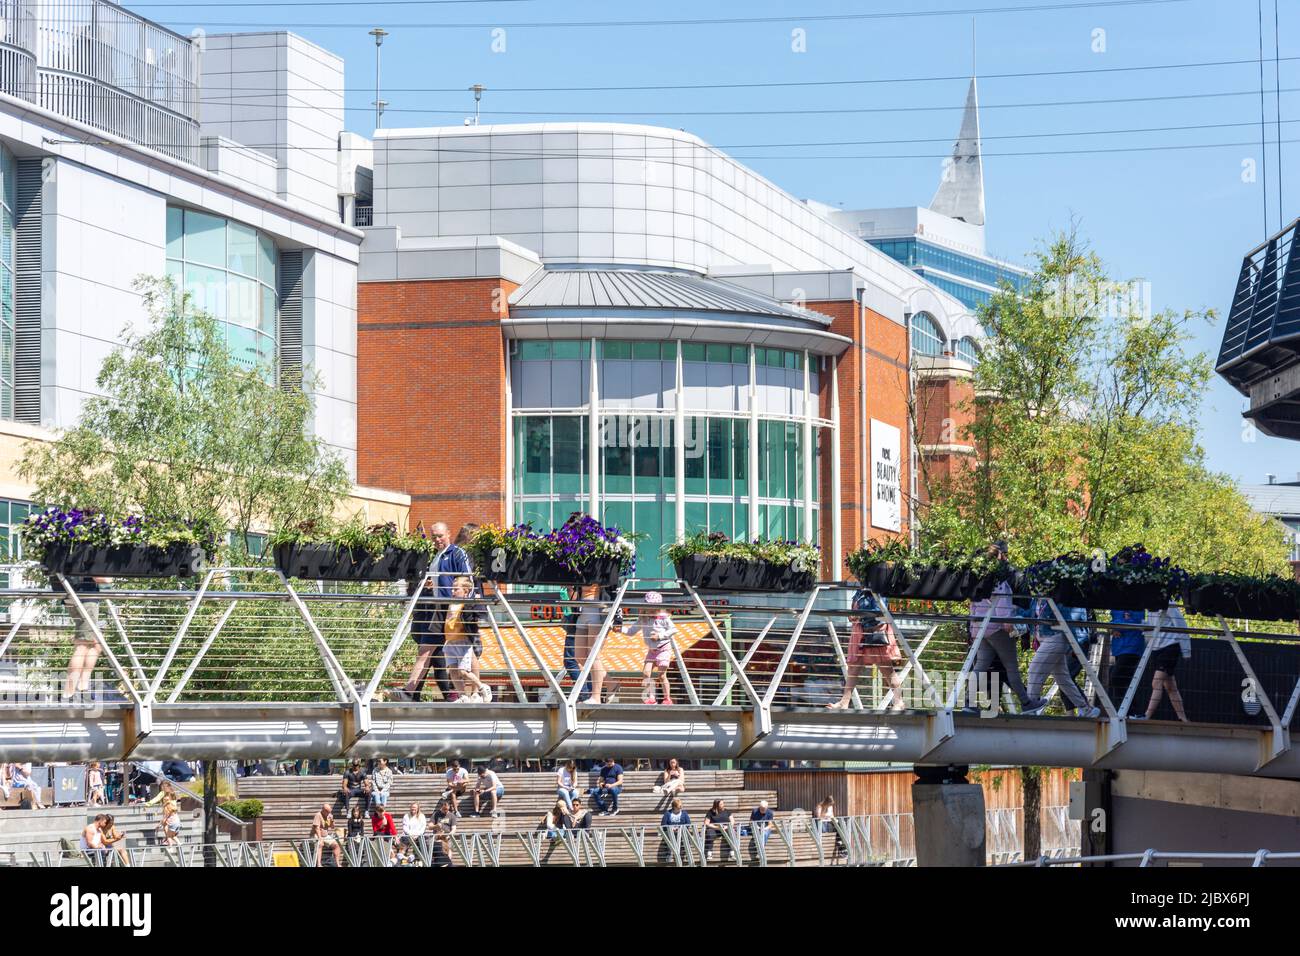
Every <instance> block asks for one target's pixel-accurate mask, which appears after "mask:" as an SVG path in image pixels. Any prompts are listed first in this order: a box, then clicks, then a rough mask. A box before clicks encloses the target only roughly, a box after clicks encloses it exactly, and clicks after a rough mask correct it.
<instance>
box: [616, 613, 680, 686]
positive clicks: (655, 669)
mask: <svg viewBox="0 0 1300 956" xmlns="http://www.w3.org/2000/svg"><path fill="white" fill-rule="evenodd" d="M644 600H645V606H644V607H643V608H642V609H641V613H640V614H639V615H638V616H637V619H636V620H635V621H634V622H633V623H632V624H631V625H630V626H629V627H627V628H625V629H624V631H623V633H625V634H627V635H629V636H632V637H636V636H639V637H640V638H641V639H642V640H643V641H645V646H646V652H645V661H644V662H643V664H642V667H641V675H642V676H641V703H643V704H657V703H660V701H657V700H656V699H655V682H656V681H658V683H659V685H660V686H661V687H662V688H663V692H664V696H663V701H662V703H664V704H668V705H670V706H671V704H672V702H673V692H672V686H671V685H670V684H669V681H668V668H670V667H672V664H673V639H674V638H675V637H676V636H677V625H676V624H674V623H673V617H672V615H671V614H669V613H668V611H667V609H666V608H665V607H664V606H663V603H664V596H663V595H662V594H660V593H659V592H658V591H647V592H646V595H645V598H644Z"/></svg>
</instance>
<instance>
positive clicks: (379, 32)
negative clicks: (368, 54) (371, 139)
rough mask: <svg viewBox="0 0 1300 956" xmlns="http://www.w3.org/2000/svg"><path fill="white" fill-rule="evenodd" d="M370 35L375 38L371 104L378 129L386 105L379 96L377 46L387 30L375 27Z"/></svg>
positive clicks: (380, 43) (381, 42) (381, 44)
mask: <svg viewBox="0 0 1300 956" xmlns="http://www.w3.org/2000/svg"><path fill="white" fill-rule="evenodd" d="M370 36H372V37H374V38H375V101H374V103H372V104H371V105H372V106H374V108H375V129H379V127H380V126H381V125H382V124H383V120H384V107H385V106H387V105H388V104H387V103H385V102H384V101H383V100H381V99H380V98H379V48H380V47H381V46H383V45H384V37H386V36H388V31H387V30H385V29H384V28H383V27H375V28H374V29H373V30H371V31H370Z"/></svg>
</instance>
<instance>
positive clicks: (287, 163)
mask: <svg viewBox="0 0 1300 956" xmlns="http://www.w3.org/2000/svg"><path fill="white" fill-rule="evenodd" d="M0 21H2V23H3V26H0V182H2V188H0V197H2V200H3V202H2V205H3V210H2V221H0V253H2V254H0V419H4V420H10V421H14V422H17V423H21V424H25V425H30V426H36V427H37V428H41V429H45V430H56V429H60V428H65V427H68V426H70V425H72V424H73V423H74V422H75V421H76V419H77V417H78V414H79V411H80V408H81V405H82V403H83V402H84V400H85V399H86V397H87V396H89V395H91V394H94V392H95V378H96V376H97V374H98V372H99V368H100V365H101V364H102V362H103V360H104V358H105V357H106V356H107V355H108V354H109V353H110V352H111V351H112V350H113V349H114V348H115V347H117V346H118V344H119V343H120V341H121V333H122V331H123V329H124V328H126V327H127V326H129V325H133V324H134V325H138V324H139V323H140V322H141V320H142V319H143V318H144V315H143V311H142V307H141V299H140V295H139V293H138V292H137V290H136V289H135V288H134V283H135V281H136V279H137V277H140V276H163V275H171V276H173V277H174V278H175V279H176V281H177V283H178V285H180V286H181V287H182V288H184V289H185V290H186V291H187V292H189V293H190V295H191V296H192V298H193V302H194V304H195V305H196V306H197V307H200V308H203V309H204V310H206V311H208V312H210V313H211V314H212V315H213V316H214V317H215V318H216V319H217V320H218V321H219V322H221V323H222V325H223V327H224V328H225V330H226V335H227V343H228V345H229V346H230V348H231V350H232V352H233V354H234V355H235V356H236V358H239V359H243V360H246V361H248V362H249V363H252V362H255V361H268V362H270V363H272V364H273V367H274V368H275V369H276V374H277V376H279V377H280V380H281V381H282V383H289V382H291V381H295V380H299V376H300V375H301V370H302V369H304V368H306V369H309V370H310V371H311V372H314V373H315V376H316V377H315V383H316V384H315V385H314V386H312V394H313V398H314V401H315V419H314V426H313V427H314V428H315V431H316V432H317V433H318V434H319V435H320V436H321V437H322V438H323V439H324V440H325V441H326V442H327V443H328V444H329V446H330V447H331V448H332V449H333V450H334V451H335V452H337V453H338V454H339V455H340V456H341V457H342V458H343V459H344V460H345V461H346V462H347V464H348V467H349V470H350V471H351V472H352V473H353V474H355V462H356V370H355V368H356V270H357V261H358V258H359V247H360V243H361V239H362V236H361V233H360V232H358V231H357V230H355V229H353V228H351V227H350V226H346V225H344V224H343V223H342V222H341V221H340V216H339V211H338V210H339V174H338V167H337V157H336V154H335V151H336V150H337V146H338V137H339V134H340V133H341V131H342V125H343V124H342V99H343V66H342V62H341V60H339V59H338V58H337V57H335V56H333V55H332V54H329V53H328V52H326V51H324V50H321V49H320V48H318V47H316V46H314V45H313V44H310V43H308V42H307V41H305V40H302V39H301V38H299V37H296V36H294V35H292V34H287V33H271V34H250V35H226V36H209V37H203V36H201V35H200V36H195V37H184V36H181V35H179V34H176V33H173V32H171V31H169V30H166V29H165V28H163V27H160V26H158V25H156V24H153V23H150V22H149V21H148V20H145V19H144V18H141V17H138V16H136V15H134V14H132V13H131V12H129V11H127V10H125V9H123V8H121V7H118V6H116V5H114V4H110V3H106V2H102V0H0ZM237 88H238V92H236V90H237ZM300 101H301V102H302V103H306V104H308V105H309V107H310V108H309V109H300V108H299V107H298V104H299V102H300Z"/></svg>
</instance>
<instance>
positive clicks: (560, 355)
mask: <svg viewBox="0 0 1300 956" xmlns="http://www.w3.org/2000/svg"><path fill="white" fill-rule="evenodd" d="M584 345H585V346H587V350H588V351H590V348H591V345H590V343H589V342H579V341H578V340H577V339H561V340H560V341H558V342H552V343H551V355H552V357H554V358H557V359H569V360H573V359H581V358H587V357H588V356H587V355H586V354H584V352H583V348H582V347H583V346H584Z"/></svg>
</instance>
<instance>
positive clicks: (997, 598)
mask: <svg viewBox="0 0 1300 956" xmlns="http://www.w3.org/2000/svg"><path fill="white" fill-rule="evenodd" d="M988 555H989V557H991V558H993V559H995V560H996V561H998V562H1000V563H1004V562H1006V560H1007V543H1006V542H1005V541H995V542H994V543H993V544H991V545H990V546H989V549H988ZM986 616H987V617H989V618H990V620H989V623H988V624H987V625H985V623H984V618H985V617H986ZM1019 616H1020V614H1019V612H1018V611H1017V608H1016V603H1015V600H1014V599H1013V595H1012V590H1011V582H1010V581H1007V580H1005V579H1004V580H1002V581H999V582H998V584H997V585H996V586H995V587H994V588H993V593H992V594H991V595H989V597H987V598H983V599H980V600H973V601H971V602H970V639H971V641H972V642H974V641H976V640H979V649H978V650H977V651H976V653H975V666H974V672H975V673H977V674H988V675H989V679H990V683H992V680H993V676H992V675H993V673H994V671H995V669H996V665H998V664H1000V665H1001V667H1002V672H1003V673H1004V674H1005V678H1006V686H1008V687H1010V688H1011V692H1012V693H1013V694H1015V696H1016V699H1017V700H1018V701H1020V712H1021V713H1022V714H1026V715H1036V714H1040V713H1042V711H1043V708H1044V707H1045V706H1046V704H1045V703H1044V702H1043V701H1042V700H1039V699H1037V698H1033V697H1031V696H1030V695H1029V692H1028V691H1026V690H1025V685H1024V682H1023V681H1022V680H1021V679H1020V662H1019V660H1018V659H1017V657H1016V639H1015V636H1014V634H1013V632H1012V625H1011V624H1009V623H1007V622H1006V621H1005V620H1002V621H999V620H998V619H999V618H1002V619H1008V618H1015V617H1019ZM981 632H982V633H983V638H982V639H981V638H980V635H981ZM998 696H1000V692H999V695H998ZM990 703H991V705H992V706H994V707H996V706H997V705H998V703H999V702H998V701H997V700H994V701H991V702H990Z"/></svg>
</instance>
